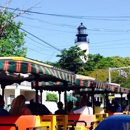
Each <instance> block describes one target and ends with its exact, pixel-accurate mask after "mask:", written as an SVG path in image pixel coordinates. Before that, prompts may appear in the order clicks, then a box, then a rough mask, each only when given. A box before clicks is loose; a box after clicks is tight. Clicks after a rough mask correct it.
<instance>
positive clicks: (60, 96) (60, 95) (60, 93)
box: [58, 91, 61, 102]
mask: <svg viewBox="0 0 130 130" xmlns="http://www.w3.org/2000/svg"><path fill="white" fill-rule="evenodd" d="M58 93H59V102H60V101H61V91H58Z"/></svg>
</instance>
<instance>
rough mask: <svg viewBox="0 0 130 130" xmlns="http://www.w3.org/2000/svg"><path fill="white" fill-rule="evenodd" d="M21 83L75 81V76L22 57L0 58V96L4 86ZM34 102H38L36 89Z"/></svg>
mask: <svg viewBox="0 0 130 130" xmlns="http://www.w3.org/2000/svg"><path fill="white" fill-rule="evenodd" d="M23 81H36V86H37V87H38V81H53V82H57V81H60V82H65V83H66V82H71V83H73V82H74V81H75V75H74V74H73V73H72V72H70V71H66V70H63V69H59V68H56V67H53V66H50V65H47V64H44V63H41V62H37V61H34V60H30V59H27V58H23V57H0V84H1V88H2V94H3V95H4V88H5V86H6V85H11V84H13V83H21V82H23ZM36 101H38V89H36Z"/></svg>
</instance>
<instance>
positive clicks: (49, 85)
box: [31, 79, 90, 91]
mask: <svg viewBox="0 0 130 130" xmlns="http://www.w3.org/2000/svg"><path fill="white" fill-rule="evenodd" d="M31 86H32V88H34V89H35V88H36V82H35V81H33V82H31ZM84 87H85V88H86V87H90V86H89V82H88V80H86V81H83V80H81V79H76V80H75V82H74V83H72V82H67V85H66V86H65V85H64V83H62V82H59V81H58V82H52V81H49V82H44V81H41V82H38V89H39V90H49V91H65V90H68V91H69V90H75V89H80V88H84Z"/></svg>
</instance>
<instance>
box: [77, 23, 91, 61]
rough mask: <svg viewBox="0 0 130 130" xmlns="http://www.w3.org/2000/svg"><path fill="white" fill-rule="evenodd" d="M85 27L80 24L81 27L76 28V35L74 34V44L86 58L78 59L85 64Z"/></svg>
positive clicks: (86, 48) (86, 53) (86, 52)
mask: <svg viewBox="0 0 130 130" xmlns="http://www.w3.org/2000/svg"><path fill="white" fill-rule="evenodd" d="M86 29H87V28H86V27H85V26H84V25H83V23H81V25H80V26H79V27H78V28H77V31H78V33H77V34H76V37H77V38H76V40H75V44H76V46H78V47H79V48H80V49H81V50H82V51H83V52H84V53H85V55H86V58H84V57H80V58H81V59H82V61H83V62H87V60H88V54H89V47H88V44H89V41H88V39H87V36H88V34H86Z"/></svg>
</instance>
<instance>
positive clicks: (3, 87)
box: [1, 83, 5, 97]
mask: <svg viewBox="0 0 130 130" xmlns="http://www.w3.org/2000/svg"><path fill="white" fill-rule="evenodd" d="M1 88H2V96H3V97H4V95H5V84H4V83H1Z"/></svg>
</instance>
